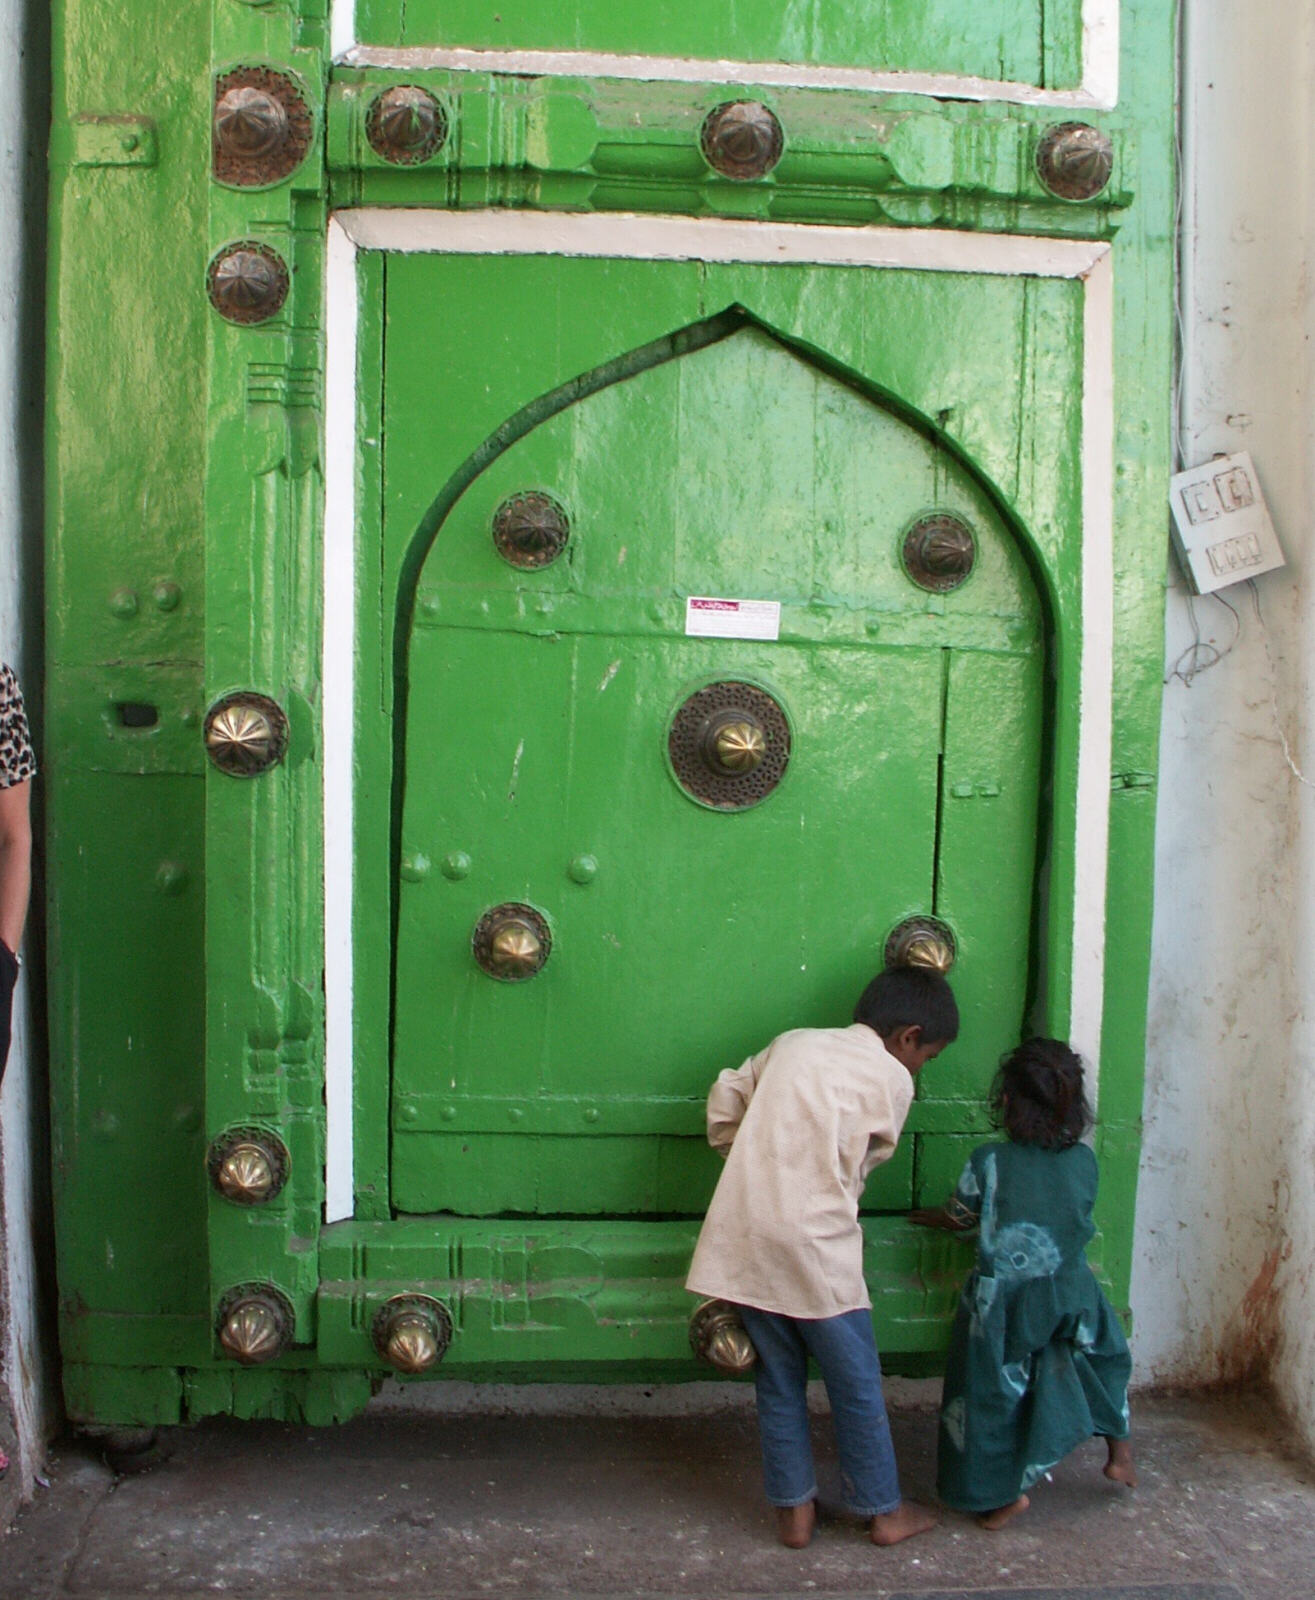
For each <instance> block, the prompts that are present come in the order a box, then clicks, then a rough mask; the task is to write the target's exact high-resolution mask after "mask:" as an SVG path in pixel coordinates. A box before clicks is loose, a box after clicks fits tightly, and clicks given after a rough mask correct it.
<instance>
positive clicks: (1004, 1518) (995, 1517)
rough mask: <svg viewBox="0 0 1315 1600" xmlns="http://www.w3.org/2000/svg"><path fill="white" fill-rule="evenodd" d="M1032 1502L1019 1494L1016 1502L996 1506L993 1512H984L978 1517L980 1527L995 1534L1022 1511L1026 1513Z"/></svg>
mask: <svg viewBox="0 0 1315 1600" xmlns="http://www.w3.org/2000/svg"><path fill="white" fill-rule="evenodd" d="M1031 1504H1032V1502H1031V1501H1030V1500H1029V1499H1028V1498H1027V1496H1026V1495H1025V1494H1020V1495H1019V1497H1018V1499H1017V1500H1014V1501H1012V1502H1011V1503H1010V1504H1009V1505H1007V1506H997V1507H996V1508H995V1510H994V1511H986V1512H983V1514H982V1515H981V1516H980V1517H978V1519H977V1522H978V1525H979V1526H980V1527H983V1528H987V1529H989V1530H990V1532H992V1533H997V1532H998V1531H999V1530H1000V1529H1001V1528H1003V1527H1004V1525H1005V1523H1007V1522H1012V1521H1013V1520H1014V1518H1015V1517H1016V1516H1018V1514H1019V1513H1020V1512H1022V1511H1026V1510H1027V1508H1028V1506H1030V1505H1031Z"/></svg>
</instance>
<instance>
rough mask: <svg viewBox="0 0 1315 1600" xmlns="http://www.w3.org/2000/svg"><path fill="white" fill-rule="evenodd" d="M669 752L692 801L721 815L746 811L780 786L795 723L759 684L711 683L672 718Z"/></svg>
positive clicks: (668, 739)
mask: <svg viewBox="0 0 1315 1600" xmlns="http://www.w3.org/2000/svg"><path fill="white" fill-rule="evenodd" d="M667 751H668V754H669V755H670V757H671V768H672V771H673V772H674V773H675V775H676V781H677V782H678V783H679V784H680V786H681V788H682V789H683V790H684V791H685V793H686V794H687V795H689V797H690V799H691V800H697V801H698V803H699V804H700V805H703V806H711V807H712V808H713V810H715V811H745V810H747V809H748V808H749V807H750V806H756V805H757V804H758V802H759V801H760V800H765V799H766V798H767V796H768V795H769V794H771V792H772V790H773V789H775V787H776V786H777V784H778V783H780V781H781V778H782V776H783V775H784V773H785V769H786V765H787V764H788V762H789V760H790V724H789V723H788V722H787V721H786V716H785V712H784V711H783V710H782V709H781V707H780V706H779V705H778V704H777V702H776V701H775V700H773V699H772V697H771V695H769V694H768V693H767V692H766V690H764V689H759V688H758V687H757V685H756V684H752V683H740V682H737V681H735V680H734V679H730V680H727V681H726V682H724V683H710V684H708V685H707V686H706V687H705V688H702V689H699V690H697V691H696V692H695V693H694V694H692V695H690V697H689V699H688V700H686V701H685V703H684V704H683V705H682V706H681V707H680V709H679V710H678V711H677V712H676V715H675V716H674V717H673V718H672V721H671V732H670V733H669V734H668V736H667Z"/></svg>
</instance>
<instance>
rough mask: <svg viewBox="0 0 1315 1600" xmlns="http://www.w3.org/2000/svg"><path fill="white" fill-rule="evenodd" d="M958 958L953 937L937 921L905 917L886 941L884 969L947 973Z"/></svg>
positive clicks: (942, 924) (936, 919)
mask: <svg viewBox="0 0 1315 1600" xmlns="http://www.w3.org/2000/svg"><path fill="white" fill-rule="evenodd" d="M957 954H958V951H957V948H956V945H955V939H954V934H953V932H952V931H951V929H950V927H949V925H948V924H947V923H944V922H942V921H941V920H940V919H939V917H907V918H906V919H905V920H904V921H903V922H901V923H900V924H899V926H898V927H896V928H894V929H892V930H891V934H890V937H889V938H888V939H887V940H886V965H887V967H930V968H931V970H932V971H933V972H948V971H949V970H950V968H951V967H952V966H953V965H954V959H955V956H956V955H957Z"/></svg>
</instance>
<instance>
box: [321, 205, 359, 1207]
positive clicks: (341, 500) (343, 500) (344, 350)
mask: <svg viewBox="0 0 1315 1600" xmlns="http://www.w3.org/2000/svg"><path fill="white" fill-rule="evenodd" d="M356 319H357V293H356V246H355V245H354V244H353V243H352V241H351V239H350V238H349V237H348V235H347V233H346V231H345V230H344V229H343V228H342V227H340V226H339V224H338V223H337V222H336V221H335V220H334V219H333V218H330V220H329V237H328V251H327V264H326V269H325V320H326V323H327V327H328V337H327V340H326V344H327V349H326V352H325V371H324V388H325V411H324V461H325V464H324V622H323V626H324V647H323V649H324V656H323V666H322V675H321V682H322V684H323V689H324V705H323V734H322V738H323V751H324V1033H325V1042H324V1118H325V1133H324V1168H325V1173H324V1220H325V1221H326V1222H341V1221H342V1220H343V1219H344V1218H347V1217H350V1216H352V1215H353V1213H354V1212H355V1209H356V1199H355V1183H354V1181H353V1169H354V1163H355V1139H354V1136H353V1133H354V1130H353V1125H352V1124H353V1110H354V1098H355V1096H354V1088H355V1085H354V1073H353V1062H354V1060H355V1054H356V1052H355V1049H354V1036H355V1026H354V1008H353V995H352V958H353V949H352V913H353V908H354V893H353V889H354V885H353V881H352V873H353V863H354V862H355V859H356V850H355V842H354V839H353V832H354V815H355V795H356V791H355V785H354V783H353V778H352V774H353V768H354V766H355V733H356V651H355V638H356Z"/></svg>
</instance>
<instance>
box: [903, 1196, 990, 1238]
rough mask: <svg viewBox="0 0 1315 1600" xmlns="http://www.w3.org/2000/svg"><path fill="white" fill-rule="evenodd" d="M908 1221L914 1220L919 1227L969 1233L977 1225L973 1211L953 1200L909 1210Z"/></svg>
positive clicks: (946, 1231)
mask: <svg viewBox="0 0 1315 1600" xmlns="http://www.w3.org/2000/svg"><path fill="white" fill-rule="evenodd" d="M909 1221H910V1222H916V1223H917V1225H918V1226H919V1227H920V1228H940V1229H942V1231H944V1232H945V1233H971V1232H972V1231H973V1229H974V1228H975V1227H976V1226H977V1218H976V1217H975V1216H974V1215H973V1213H972V1212H971V1211H965V1210H964V1208H963V1207H962V1206H960V1205H959V1204H958V1203H957V1201H954V1200H951V1201H950V1202H949V1203H948V1204H947V1205H943V1206H922V1207H920V1208H919V1209H918V1210H917V1211H910V1212H909Z"/></svg>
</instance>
